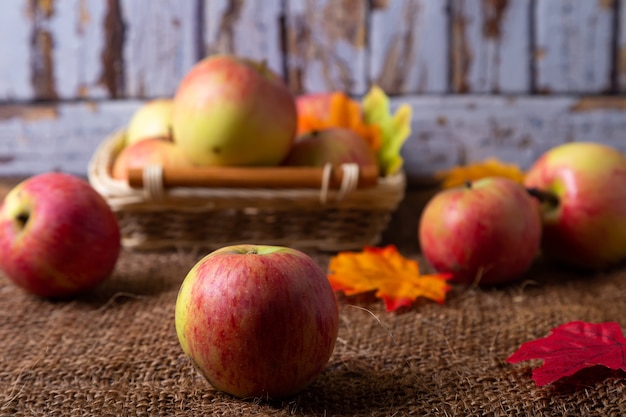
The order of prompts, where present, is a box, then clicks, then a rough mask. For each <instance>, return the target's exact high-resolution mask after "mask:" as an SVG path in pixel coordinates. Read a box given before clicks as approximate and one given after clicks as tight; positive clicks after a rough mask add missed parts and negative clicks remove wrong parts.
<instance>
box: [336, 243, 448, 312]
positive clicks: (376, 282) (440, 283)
mask: <svg viewBox="0 0 626 417" xmlns="http://www.w3.org/2000/svg"><path fill="white" fill-rule="evenodd" d="M328 269H329V274H328V279H329V281H330V283H331V285H332V287H333V289H334V290H335V291H342V292H343V293H345V294H346V295H348V296H350V295H355V294H358V293H365V292H371V291H375V295H376V297H378V298H381V299H383V300H384V302H385V306H386V308H387V311H395V310H396V309H398V308H399V307H402V306H410V305H411V304H412V303H413V301H415V300H416V299H417V298H418V297H425V298H428V299H431V300H434V301H437V302H439V303H443V302H444V301H445V298H446V293H447V292H448V290H450V286H449V285H448V283H447V280H448V279H449V278H450V275H449V274H434V275H421V274H420V271H419V265H418V263H417V261H414V260H411V259H408V258H405V257H404V256H402V255H401V254H400V253H398V251H397V249H396V247H395V246H393V245H388V246H386V247H383V248H374V247H366V248H364V250H363V251H362V252H339V253H338V254H337V255H335V256H333V257H332V258H331V260H330V264H329V267H328Z"/></svg>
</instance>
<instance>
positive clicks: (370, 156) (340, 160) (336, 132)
mask: <svg viewBox="0 0 626 417" xmlns="http://www.w3.org/2000/svg"><path fill="white" fill-rule="evenodd" d="M327 163H330V164H333V165H341V164H345V163H355V164H358V165H360V166H370V165H376V164H377V158H376V154H375V153H374V151H373V150H372V148H371V147H370V146H369V145H368V144H367V142H366V141H365V140H364V139H363V138H362V137H361V136H360V135H359V134H358V133H356V132H355V131H354V130H351V129H348V128H343V127H333V128H327V129H321V130H314V131H311V132H308V133H304V134H302V135H300V136H299V137H298V138H297V139H296V142H295V143H294V144H293V146H292V148H291V151H290V152H289V154H288V155H287V158H286V159H285V160H284V161H283V165H288V166H316V167H321V166H324V165H326V164H327Z"/></svg>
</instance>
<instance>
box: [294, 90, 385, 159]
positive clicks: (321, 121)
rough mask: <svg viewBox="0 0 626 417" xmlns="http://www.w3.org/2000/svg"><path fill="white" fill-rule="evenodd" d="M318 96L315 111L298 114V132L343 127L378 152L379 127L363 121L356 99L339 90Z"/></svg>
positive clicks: (359, 105)
mask: <svg viewBox="0 0 626 417" xmlns="http://www.w3.org/2000/svg"><path fill="white" fill-rule="evenodd" d="M320 97H322V98H318V100H322V101H323V102H321V103H317V105H316V108H315V111H309V112H300V113H299V114H298V132H300V133H304V132H310V131H314V130H324V129H329V128H333V127H344V128H348V129H351V130H353V131H355V132H356V133H358V134H359V136H361V138H363V140H364V141H365V142H367V144H368V145H369V146H370V148H371V149H372V150H373V151H374V152H378V150H379V149H380V147H381V141H382V139H381V130H380V127H379V126H377V125H374V124H367V123H366V122H365V120H364V118H363V114H362V110H361V104H360V103H359V102H358V101H356V100H352V99H351V98H350V97H348V96H347V95H346V94H345V93H342V92H340V91H335V92H332V93H329V94H328V95H320Z"/></svg>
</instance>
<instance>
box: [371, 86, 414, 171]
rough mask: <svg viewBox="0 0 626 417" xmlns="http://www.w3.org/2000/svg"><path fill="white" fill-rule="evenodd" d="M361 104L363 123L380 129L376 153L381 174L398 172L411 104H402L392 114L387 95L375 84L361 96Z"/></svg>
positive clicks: (400, 166) (408, 127)
mask: <svg viewBox="0 0 626 417" xmlns="http://www.w3.org/2000/svg"><path fill="white" fill-rule="evenodd" d="M362 106H363V117H364V119H365V123H367V124H368V125H376V126H379V127H380V130H381V140H382V142H381V146H380V149H379V151H378V154H377V156H378V165H379V167H380V169H381V172H382V173H383V175H391V174H394V173H396V172H398V171H399V170H400V169H401V168H402V165H403V164H404V160H403V159H402V156H401V155H400V150H401V149H402V145H404V142H405V141H406V140H407V138H408V137H409V135H410V134H411V117H412V109H411V106H409V105H408V104H403V105H401V106H399V107H398V109H397V110H396V113H395V114H392V113H391V111H390V109H389V97H387V95H386V94H385V92H384V91H383V90H382V89H381V88H380V87H377V86H373V87H372V88H370V90H369V92H368V93H367V94H366V95H365V96H364V97H363V100H362Z"/></svg>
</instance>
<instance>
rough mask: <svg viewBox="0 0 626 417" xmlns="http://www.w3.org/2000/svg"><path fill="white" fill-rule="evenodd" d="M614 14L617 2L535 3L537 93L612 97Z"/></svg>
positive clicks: (558, 0)
mask: <svg viewBox="0 0 626 417" xmlns="http://www.w3.org/2000/svg"><path fill="white" fill-rule="evenodd" d="M614 13H615V8H614V1H613V0H598V1H576V0H536V8H535V28H536V33H535V38H536V49H535V59H536V64H535V68H536V88H537V90H538V91H540V92H544V93H603V92H607V91H610V89H611V85H612V81H611V70H612V65H613V64H612V63H613V56H614V50H613V41H612V39H613V38H612V37H613V30H614V22H615V20H614Z"/></svg>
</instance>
